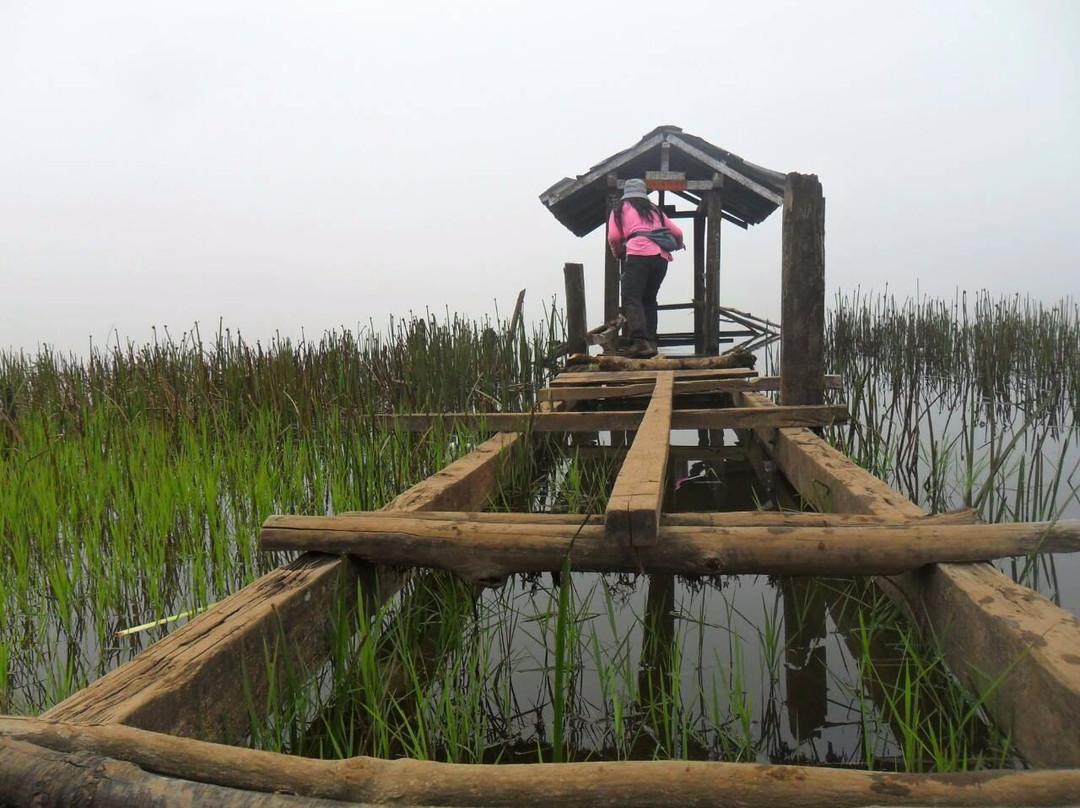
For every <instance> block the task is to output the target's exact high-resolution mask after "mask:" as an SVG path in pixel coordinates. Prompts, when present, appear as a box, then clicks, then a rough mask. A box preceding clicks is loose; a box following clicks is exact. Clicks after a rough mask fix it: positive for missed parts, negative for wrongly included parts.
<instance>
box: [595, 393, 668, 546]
mask: <svg viewBox="0 0 1080 808" xmlns="http://www.w3.org/2000/svg"><path fill="white" fill-rule="evenodd" d="M674 388H675V377H674V374H672V373H670V372H668V373H660V374H657V377H656V385H655V387H654V388H653V394H652V399H650V401H649V407H648V409H646V410H645V417H644V418H642V420H641V426H640V427H639V428H638V432H637V435H636V436H635V437H634V442H633V444H631V446H630V451H629V452H627V453H626V459H625V460H623V464H622V468H621V469H620V470H619V476H618V477H617V478H616V479H615V487H614V488H613V489H612V491H611V496H610V497H609V498H608V504H607V512H606V514H605V525H606V528H605V535H606V536H607V538H608V540H610V541H614V542H620V543H624V544H633V545H642V544H652V543H654V542H656V539H657V534H658V533H659V529H660V506H661V504H662V503H663V500H664V484H665V483H666V481H667V466H668V445H669V444H670V443H671V409H672V404H673V402H674V395H673V390H674Z"/></svg>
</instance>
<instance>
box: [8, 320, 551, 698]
mask: <svg viewBox="0 0 1080 808" xmlns="http://www.w3.org/2000/svg"><path fill="white" fill-rule="evenodd" d="M554 328H555V326H554V325H553V324H552V319H551V318H549V322H548V323H546V324H545V325H544V326H543V327H542V329H541V330H539V331H537V332H536V333H535V334H533V335H532V336H531V337H530V336H527V335H526V334H525V331H524V329H523V328H520V327H519V328H518V329H516V333H513V334H508V333H506V325H505V324H503V323H491V322H483V323H472V322H469V321H466V320H464V319H462V318H459V317H451V316H449V315H448V316H446V318H445V319H443V320H439V319H436V318H435V317H431V316H429V317H426V318H424V319H419V318H413V319H410V320H401V321H392V322H390V323H389V324H388V325H387V328H386V330H385V332H377V331H376V330H375V327H374V325H373V326H371V328H370V329H368V330H365V331H362V332H360V333H352V332H348V331H341V332H330V333H327V334H326V335H324V336H323V337H322V338H321V339H320V340H318V341H309V340H306V339H305V340H300V341H293V340H289V339H285V338H275V339H274V340H272V341H271V342H270V343H269V344H266V345H264V344H262V343H261V342H255V343H254V344H252V343H248V342H247V341H245V340H244V339H243V338H242V337H241V336H240V335H239V334H233V333H231V332H229V331H228V330H225V329H222V330H219V331H218V332H217V333H216V334H214V336H213V338H212V340H210V341H206V340H204V339H203V336H202V335H201V333H200V331H199V329H198V328H196V329H194V330H192V331H191V332H189V333H186V334H183V335H181V336H179V337H178V338H173V337H171V336H170V335H169V334H168V333H167V332H165V333H164V334H163V335H162V337H161V338H157V339H155V340H154V341H152V342H151V343H150V344H147V345H135V344H131V343H129V344H127V345H119V344H118V345H112V346H107V347H105V346H98V347H95V348H93V349H92V350H91V351H90V352H89V353H88V354H87V355H85V356H82V357H79V356H62V355H60V354H57V353H56V352H54V351H53V350H51V349H49V348H47V347H46V348H42V349H40V350H39V351H38V352H37V353H36V354H32V355H31V354H27V353H0V537H2V544H0V614H3V615H8V616H10V617H11V618H14V616H15V615H18V616H19V619H4V620H0V700H2V702H3V704H4V707H5V709H6V710H10V711H14V712H29V713H33V712H37V711H39V710H42V709H45V708H46V707H48V706H50V705H52V704H54V703H56V702H57V701H59V700H61V699H63V698H65V697H66V696H68V695H70V694H71V693H72V692H74V691H75V690H77V689H79V688H80V687H82V686H84V685H85V684H86V683H87V682H88V681H90V680H91V679H93V678H96V677H98V676H100V675H102V674H103V673H105V672H106V671H108V670H110V669H112V668H113V667H115V666H116V665H118V664H120V663H122V662H123V661H125V660H126V659H129V658H130V657H131V656H132V655H133V654H135V653H137V652H138V651H139V650H141V648H143V647H144V646H145V645H146V644H147V643H149V642H152V641H153V640H154V639H156V638H157V637H160V636H162V635H163V634H164V633H165V632H166V631H168V630H170V628H171V626H170V627H165V626H163V627H160V628H157V629H152V630H149V631H147V632H143V633H140V634H136V635H133V636H130V637H124V638H117V637H116V636H115V634H116V632H117V631H118V630H120V629H123V628H126V627H129V626H135V625H139V624H141V623H145V622H149V621H152V620H156V619H160V618H163V617H165V616H168V615H172V614H176V613H179V612H183V611H188V610H190V609H195V608H199V607H202V606H205V605H207V604H208V603H212V602H214V601H216V600H218V599H220V598H221V597H224V596H225V595H227V594H230V593H231V592H234V591H236V590H237V589H239V588H241V587H242V586H244V585H245V584H247V583H249V582H250V581H251V580H253V579H254V578H255V577H257V576H258V575H260V574H262V573H264V572H266V571H268V570H269V569H271V568H272V567H273V566H275V565H276V564H277V563H278V561H279V559H275V558H270V557H267V556H264V555H262V554H260V553H258V552H257V548H256V545H255V539H256V537H257V534H258V528H259V525H260V524H261V522H262V520H263V519H264V518H265V517H266V516H267V515H268V514H271V513H277V512H288V513H312V514H323V513H333V512H336V511H341V510H349V509H373V508H377V507H380V506H381V505H383V504H384V503H386V502H388V501H389V500H390V499H392V498H393V497H394V496H395V495H397V494H398V493H400V492H401V491H402V490H404V489H405V488H407V487H408V486H409V485H411V484H413V483H415V482H417V481H419V480H421V479H423V478H424V477H426V476H428V475H430V474H432V473H434V472H435V471H437V470H438V469H439V468H441V467H442V466H444V465H445V464H446V463H448V462H450V461H451V460H453V459H455V458H456V457H459V456H461V455H463V454H464V453H466V452H467V451H468V450H469V449H470V448H471V447H472V446H473V445H475V444H476V443H477V442H478V441H479V440H480V439H481V437H480V436H479V435H477V434H471V433H468V432H451V433H445V434H432V435H429V436H427V437H421V436H413V435H409V434H397V433H392V432H391V433H387V432H384V431H381V430H378V429H376V428H375V426H374V423H373V420H372V415H373V414H375V413H377V412H388V411H424V410H455V409H456V410H481V411H489V410H499V409H514V410H516V409H521V408H524V409H528V408H529V407H531V404H532V396H533V391H534V389H535V388H536V386H537V384H538V382H539V381H541V380H542V379H543V378H544V374H545V373H546V372H547V370H546V369H545V363H546V357H547V354H548V351H549V350H550V349H549V344H550V335H551V334H552V333H555V332H554V331H553V329H554Z"/></svg>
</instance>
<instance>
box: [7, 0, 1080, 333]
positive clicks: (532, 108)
mask: <svg viewBox="0 0 1080 808" xmlns="http://www.w3.org/2000/svg"><path fill="white" fill-rule="evenodd" d="M660 124H675V125H678V126H682V127H683V128H684V129H685V130H687V131H688V132H691V133H693V134H696V135H699V136H701V137H704V138H706V139H707V140H709V141H711V142H713V143H715V144H716V145H718V146H720V147H722V148H725V149H728V150H730V151H733V152H735V153H736V154H739V155H741V156H743V157H745V158H746V159H748V160H750V161H752V162H755V163H758V164H760V165H764V166H767V167H769V168H773V169H776V170H779V171H785V172H786V171H801V172H806V173H816V174H818V175H819V177H820V178H821V181H822V184H823V186H824V189H825V195H826V198H827V206H826V271H827V279H828V284H829V295H830V297H831V296H832V294H834V293H835V291H836V290H838V289H839V290H851V289H853V288H854V287H856V286H860V285H861V286H862V287H863V289H864V290H865V289H872V290H880V289H884V288H885V286H886V284H888V287H889V289H890V290H895V291H896V293H897V294H898V295H901V296H903V295H907V294H914V293H915V291H916V288H918V289H919V290H920V291H921V292H922V293H930V294H935V295H947V296H950V297H951V296H952V295H953V294H954V292H955V291H956V290H957V289H968V290H975V289H981V288H986V289H990V290H991V291H993V292H995V293H998V292H1001V293H1013V292H1020V293H1030V294H1031V295H1032V296H1034V297H1038V298H1040V299H1043V300H1053V299H1057V298H1059V297H1062V296H1065V295H1073V294H1075V293H1076V292H1077V291H1078V290H1080V283H1078V281H1080V272H1078V269H1080V266H1078V264H1080V226H1078V224H1077V222H1078V214H1077V211H1076V198H1075V197H1076V190H1077V188H1080V182H1078V181H1080V146H1078V144H1080V2H1068V1H1066V2H964V3H960V2H934V3H921V2H910V1H909V0H904V2H902V3H896V2H893V3H889V4H887V5H886V4H883V3H866V2H859V3H838V2H830V3H806V2H784V3H778V2H754V3H749V2H740V3H721V2H688V1H687V0H683V1H682V2H677V3H657V2H621V3H606V2H605V3H599V2H597V3H589V2H584V1H583V0H578V2H572V3H570V2H561V1H551V2H544V3H537V2H529V3H524V2H520V3H519V2H473V1H470V0H457V2H453V3H435V2H410V1H408V0H398V2H396V3H393V4H389V3H378V4H376V3H373V2H366V1H361V0H356V1H355V2H348V3H346V2H340V3H331V2H305V3H299V2H296V3H283V2H269V1H268V0H261V1H260V2H250V3H230V2H222V1H221V0H218V1H217V2H194V1H193V0H189V1H188V2H184V3H161V2H147V1H146V0H143V1H142V2H131V3H121V2H100V3H85V2H78V3H49V2H13V1H12V0H0V301H2V305H0V348H3V347H27V348H33V347H34V346H36V345H37V344H39V343H42V342H47V343H51V344H54V345H56V346H58V347H60V348H61V349H64V350H68V349H75V350H82V349H84V348H85V347H86V346H87V345H88V342H89V338H90V337H91V336H92V337H93V338H94V339H95V341H96V342H99V343H100V342H101V341H103V340H104V339H105V338H107V337H109V336H112V337H113V338H115V335H116V334H117V333H119V334H120V336H121V337H122V338H124V339H126V338H128V337H132V338H135V339H139V340H141V339H145V338H146V337H147V336H148V335H149V333H150V327H151V326H158V327H159V328H160V327H161V326H163V325H165V326H168V327H169V329H170V331H172V332H173V333H174V334H175V333H178V332H181V331H183V330H186V329H188V328H190V327H191V325H192V324H193V323H194V322H196V321H198V322H199V323H200V326H201V328H202V330H203V333H204V334H205V333H206V332H207V331H212V330H214V329H216V327H217V324H218V321H219V319H223V321H224V323H225V325H226V326H231V327H232V328H234V329H235V328H240V329H241V330H242V332H243V333H244V335H245V337H248V338H251V339H255V338H263V339H265V338H267V337H268V336H270V335H272V334H273V333H274V332H275V331H280V332H281V333H283V334H290V335H295V334H299V332H300V330H301V328H303V329H305V331H306V332H307V334H308V335H309V336H313V335H314V336H317V335H319V334H321V333H322V332H323V331H324V330H325V329H327V328H332V327H336V326H342V325H344V326H347V327H351V328H355V327H357V326H358V325H359V326H363V325H366V324H367V322H368V321H369V319H374V320H375V321H376V323H377V325H378V327H380V328H381V327H382V326H383V325H384V324H385V323H386V322H387V320H388V318H389V316H390V314H391V313H393V314H395V315H403V314H407V313H408V312H409V311H410V310H412V311H423V310H424V309H425V308H430V309H433V310H437V311H443V310H444V309H445V308H447V307H448V308H449V309H450V310H452V311H462V312H466V313H469V314H471V315H481V314H484V313H487V312H491V311H493V309H494V305H495V302H496V301H497V302H498V305H499V309H500V311H501V312H502V313H503V314H504V315H505V314H506V313H508V311H509V309H510V308H511V307H512V305H513V300H514V297H515V295H516V293H517V291H518V290H519V289H521V288H523V287H524V288H527V289H528V298H527V308H526V314H527V316H529V317H530V318H536V317H538V316H539V314H540V311H539V307H540V304H541V302H543V301H549V300H550V299H551V298H552V297H553V296H554V295H556V294H558V295H559V296H560V299H561V289H562V264H563V262H565V261H579V262H582V263H584V264H585V268H586V284H587V287H588V290H589V298H590V315H589V319H590V323H591V324H596V323H598V322H599V317H600V316H601V314H602V307H601V303H600V301H601V291H602V290H601V286H602V263H601V260H602V249H603V248H602V236H601V234H600V231H597V232H594V233H593V234H591V235H590V236H588V237H586V238H584V239H578V238H576V237H575V236H573V235H571V234H570V233H569V231H567V230H565V229H564V228H563V227H562V226H561V225H560V224H559V223H558V222H556V220H555V219H554V217H552V216H551V214H549V213H548V212H547V210H546V209H545V208H544V207H543V206H542V205H541V204H540V203H539V201H538V199H537V197H538V195H539V193H540V192H541V191H543V190H544V189H545V188H547V187H548V186H549V185H550V184H552V183H553V182H555V181H556V180H558V179H560V178H561V177H563V176H573V175H576V174H579V173H582V172H584V171H585V170H586V169H587V168H589V167H590V166H591V165H593V164H594V163H596V162H598V161H599V160H601V159H603V158H605V157H607V156H608V155H610V154H612V153H613V152H615V151H618V150H620V149H622V148H625V147H628V146H630V145H632V144H634V143H636V142H637V140H638V139H639V138H640V137H641V135H643V134H644V133H645V132H647V131H649V130H650V129H652V128H654V127H655V126H658V125H660ZM689 266H690V260H689V255H688V254H685V253H683V254H679V255H678V256H677V258H676V262H675V263H674V264H673V266H672V270H671V273H670V274H669V276H668V277H669V280H668V282H667V283H666V284H665V286H664V288H663V289H662V290H661V298H662V302H664V301H669V302H676V301H684V300H688V299H689V297H690V293H689V280H688V274H687V273H688V270H689ZM779 273H780V213H779V212H777V213H776V214H774V215H773V216H772V217H771V218H770V219H768V220H767V221H766V222H765V223H764V224H762V225H759V226H758V227H755V228H751V229H750V230H749V231H742V230H740V229H738V228H736V227H734V226H730V227H725V229H724V255H723V268H722V287H721V301H722V302H723V303H726V304H728V305H733V306H735V307H737V308H740V309H744V310H750V311H753V312H755V313H758V314H762V315H767V316H772V317H776V316H778V314H779V303H780V298H779ZM916 284H917V286H916ZM678 316H687V315H672V317H673V318H676V317H678ZM666 324H667V325H669V326H672V327H676V328H678V329H679V330H683V328H686V327H687V326H686V324H684V323H681V322H679V321H678V320H677V319H671V320H669V321H668V322H667V323H666ZM662 325H663V324H662Z"/></svg>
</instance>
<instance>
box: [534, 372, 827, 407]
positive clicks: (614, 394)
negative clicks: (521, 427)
mask: <svg viewBox="0 0 1080 808" xmlns="http://www.w3.org/2000/svg"><path fill="white" fill-rule="evenodd" d="M661 372H673V371H661ZM825 381H826V386H829V387H833V388H836V389H839V387H840V377H839V376H830V377H829V378H828V379H826V380H825ZM653 386H654V385H653V382H652V381H651V380H650V381H644V382H640V383H638V384H614V385H597V386H591V387H571V386H569V385H562V386H559V387H544V388H541V390H540V392H539V393H538V396H537V397H538V399H539V400H540V401H589V400H595V399H603V398H640V397H645V396H651V395H652V391H653ZM779 389H780V377H779V376H762V377H761V378H760V379H715V380H712V379H700V380H696V381H684V382H675V389H674V395H677V396H686V395H698V394H702V393H734V392H753V393H760V392H767V391H772V390H779Z"/></svg>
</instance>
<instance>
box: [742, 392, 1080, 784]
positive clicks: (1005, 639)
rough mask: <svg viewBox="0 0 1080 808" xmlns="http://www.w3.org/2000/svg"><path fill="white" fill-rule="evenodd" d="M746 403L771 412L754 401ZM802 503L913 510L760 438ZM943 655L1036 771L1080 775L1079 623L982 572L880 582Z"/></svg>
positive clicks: (927, 572) (961, 569)
mask: <svg viewBox="0 0 1080 808" xmlns="http://www.w3.org/2000/svg"><path fill="white" fill-rule="evenodd" d="M736 395H737V396H738V397H740V398H741V401H742V403H744V404H746V405H749V406H758V407H761V408H763V409H764V408H768V407H769V406H772V402H770V401H768V399H765V398H764V397H762V396H758V395H755V394H752V393H751V394H745V395H743V394H736ZM763 437H765V438H766V439H767V440H769V448H770V451H771V453H772V456H773V459H774V460H776V462H777V465H779V466H780V468H781V469H782V470H783V471H784V474H785V475H786V476H787V478H788V479H789V480H790V481H791V482H792V484H793V485H794V486H795V487H796V489H797V490H798V491H799V493H800V495H801V496H802V497H803V498H804V499H805V500H807V501H808V502H811V503H816V504H818V505H819V506H821V507H822V509H828V510H840V511H846V512H850V513H867V514H876V515H880V516H886V517H890V518H891V517H897V516H907V517H914V516H918V515H920V514H922V513H923V511H922V509H921V508H919V507H918V506H917V505H916V504H915V503H913V502H911V501H910V500H908V499H907V498H906V497H904V496H903V495H902V494H900V493H899V492H897V491H894V490H893V489H892V488H891V487H890V486H888V485H887V484H886V483H884V482H883V481H881V480H879V479H878V478H877V477H874V476H873V475H872V474H870V473H869V472H867V471H866V470H865V469H863V468H860V467H859V466H857V465H856V464H855V463H853V462H852V461H851V460H849V459H848V458H846V457H844V455H843V454H841V453H840V452H838V451H837V450H835V449H833V448H832V447H831V446H829V445H828V444H827V443H825V441H823V440H822V439H821V438H819V437H817V436H816V435H814V434H813V433H812V432H810V431H808V430H805V429H781V430H776V431H775V432H773V433H766V434H764V436H763ZM881 583H882V587H883V589H884V591H885V592H886V593H887V594H889V595H890V596H891V597H893V598H894V599H895V600H896V601H897V602H898V603H899V604H900V605H901V606H902V607H904V608H912V607H913V611H914V613H915V616H916V618H917V619H918V620H919V621H920V623H921V624H922V626H923V627H924V629H925V630H926V631H927V632H929V633H930V635H931V636H933V637H934V638H935V639H936V640H937V641H938V642H939V643H940V645H941V648H942V649H943V651H944V654H945V659H946V660H947V662H948V663H949V667H950V669H951V670H952V672H953V673H954V674H956V675H957V676H958V677H960V679H961V680H962V681H963V682H964V683H965V684H966V685H967V686H968V687H970V688H971V689H972V690H973V691H974V692H975V693H976V694H977V695H979V696H983V697H986V701H985V703H984V704H985V707H986V708H987V710H988V711H989V712H990V714H991V716H993V718H994V720H995V722H997V723H998V724H999V725H1001V726H1002V727H1004V728H1006V729H1008V730H1009V731H1011V732H1012V738H1013V742H1014V743H1015V744H1016V747H1017V748H1018V749H1019V750H1020V751H1021V753H1022V754H1023V755H1024V757H1025V758H1026V759H1027V760H1028V761H1029V762H1031V763H1032V764H1033V765H1035V766H1047V767H1049V766H1080V733H1078V732H1076V727H1077V726H1078V725H1080V619H1077V617H1076V616H1075V615H1072V614H1070V613H1069V612H1066V611H1065V610H1064V609H1061V608H1059V607H1057V606H1055V605H1054V604H1053V603H1051V602H1050V601H1049V600H1047V599H1046V598H1044V597H1043V596H1042V595H1039V594H1038V593H1036V592H1034V591H1032V590H1031V589H1029V588H1027V587H1025V586H1020V585H1019V584H1017V583H1015V582H1013V581H1012V580H1011V579H1009V578H1007V577H1006V576H1004V575H1002V574H1001V573H1000V572H998V571H997V570H996V569H994V568H993V567H991V566H989V565H985V564H974V565H957V564H938V565H935V566H932V567H929V568H926V569H923V570H920V571H919V572H918V573H917V574H907V575H901V576H897V577H892V578H889V579H883V580H882V582H881Z"/></svg>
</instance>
